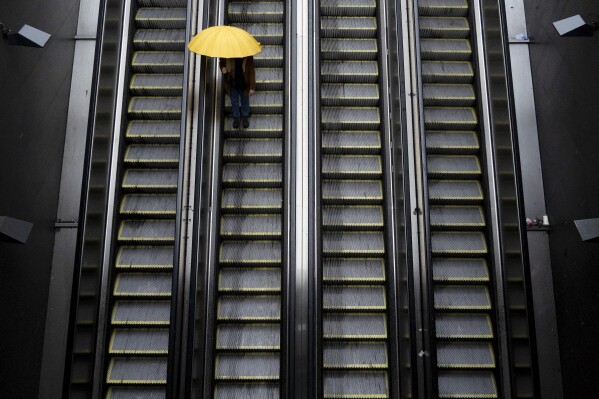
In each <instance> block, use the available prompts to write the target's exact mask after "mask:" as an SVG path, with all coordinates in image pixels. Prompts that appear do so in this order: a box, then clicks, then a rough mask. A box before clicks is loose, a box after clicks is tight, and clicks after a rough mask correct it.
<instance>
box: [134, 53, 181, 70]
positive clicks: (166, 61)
mask: <svg viewBox="0 0 599 399" xmlns="http://www.w3.org/2000/svg"><path fill="white" fill-rule="evenodd" d="M184 60H185V53H184V52H183V51H136V52H135V53H134V54H133V60H132V61H131V67H132V69H133V72H137V73H139V72H141V73H182V72H183V62H184Z"/></svg>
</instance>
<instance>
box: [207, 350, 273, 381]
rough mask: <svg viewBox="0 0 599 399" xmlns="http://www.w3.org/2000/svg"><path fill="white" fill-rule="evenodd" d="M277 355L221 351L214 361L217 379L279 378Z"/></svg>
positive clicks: (260, 379) (263, 379) (259, 379)
mask: <svg viewBox="0 0 599 399" xmlns="http://www.w3.org/2000/svg"><path fill="white" fill-rule="evenodd" d="M279 362H280V361H279V355H278V354H274V353H272V354H271V353H268V354H258V353H248V354H236V353H221V354H219V355H217V357H216V361H215V363H216V364H215V373H214V374H215V375H214V378H215V380H217V381H223V380H235V381H248V380H249V381H251V380H258V381H267V380H278V379H279Z"/></svg>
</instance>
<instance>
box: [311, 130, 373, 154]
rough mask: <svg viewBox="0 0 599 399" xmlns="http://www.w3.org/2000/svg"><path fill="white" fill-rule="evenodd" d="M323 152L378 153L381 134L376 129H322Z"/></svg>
mask: <svg viewBox="0 0 599 399" xmlns="http://www.w3.org/2000/svg"><path fill="white" fill-rule="evenodd" d="M322 149H323V151H324V152H325V153H337V152H342V153H345V154H347V153H356V154H380V152H381V134H380V132H377V131H357V132H356V131H351V130H346V131H339V130H337V131H326V130H325V131H323V132H322Z"/></svg>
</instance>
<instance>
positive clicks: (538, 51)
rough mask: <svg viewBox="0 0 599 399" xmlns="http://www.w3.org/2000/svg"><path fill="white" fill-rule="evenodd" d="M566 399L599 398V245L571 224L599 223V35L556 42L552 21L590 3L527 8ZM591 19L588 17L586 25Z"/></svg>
mask: <svg viewBox="0 0 599 399" xmlns="http://www.w3.org/2000/svg"><path fill="white" fill-rule="evenodd" d="M524 4H525V7H526V18H527V21H528V33H529V35H530V36H532V37H533V38H534V44H533V45H531V46H530V51H531V58H532V59H531V61H532V73H533V75H532V77H533V84H534V91H535V99H536V106H537V121H538V126H539V140H540V146H541V162H542V169H543V180H544V184H545V190H546V191H545V193H546V204H547V210H548V213H549V217H550V219H551V223H552V224H553V227H552V230H551V233H550V236H549V237H550V246H551V263H552V268H553V278H554V286H555V296H556V307H557V318H558V333H559V344H560V352H561V353H560V354H561V360H562V373H563V383H564V397H565V398H591V397H599V378H597V376H598V375H599V362H598V361H597V359H598V356H599V341H598V339H597V337H599V317H598V315H599V244H588V243H583V242H582V241H581V239H580V236H579V235H578V232H577V230H576V228H575V226H574V224H573V220H576V219H585V218H597V217H599V177H598V175H597V174H598V172H599V128H598V127H599V101H598V97H597V93H599V74H598V73H597V71H598V68H599V34H596V35H595V36H594V37H592V38H588V37H585V38H561V37H559V35H558V34H557V33H556V32H555V30H554V28H553V25H552V22H553V21H556V20H560V19H563V18H566V17H569V16H572V15H574V14H581V15H582V16H583V17H587V16H588V15H589V14H591V13H595V14H594V17H595V18H599V15H598V14H596V13H597V12H599V8H598V7H597V4H596V2H592V1H588V0H567V1H564V0H527V1H526V2H525V3H524ZM592 17H593V15H592V16H591V18H592Z"/></svg>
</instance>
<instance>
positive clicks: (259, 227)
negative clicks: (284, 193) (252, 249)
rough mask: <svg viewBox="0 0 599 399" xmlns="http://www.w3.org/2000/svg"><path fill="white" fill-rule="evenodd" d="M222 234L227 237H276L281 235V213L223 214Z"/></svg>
mask: <svg viewBox="0 0 599 399" xmlns="http://www.w3.org/2000/svg"><path fill="white" fill-rule="evenodd" d="M220 235H221V236H223V237H227V238H257V239H260V238H261V239H271V238H272V239H274V238H280V237H281V216H280V215H270V214H267V215H223V216H222V217H221V223H220Z"/></svg>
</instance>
